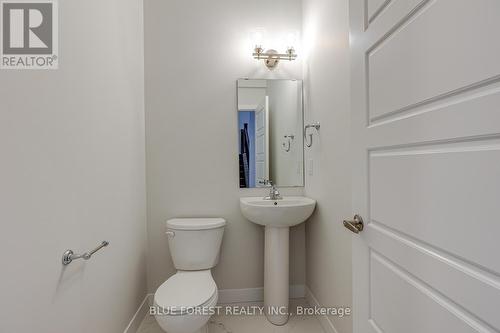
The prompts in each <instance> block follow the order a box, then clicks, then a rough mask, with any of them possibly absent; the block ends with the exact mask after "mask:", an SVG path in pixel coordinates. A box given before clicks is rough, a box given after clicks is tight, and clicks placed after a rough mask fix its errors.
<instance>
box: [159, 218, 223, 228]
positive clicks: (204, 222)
mask: <svg viewBox="0 0 500 333" xmlns="http://www.w3.org/2000/svg"><path fill="white" fill-rule="evenodd" d="M225 225H226V220H224V219H223V218H220V217H217V218H177V219H170V220H168V221H167V228H169V229H174V230H206V229H215V228H221V227H223V226H225Z"/></svg>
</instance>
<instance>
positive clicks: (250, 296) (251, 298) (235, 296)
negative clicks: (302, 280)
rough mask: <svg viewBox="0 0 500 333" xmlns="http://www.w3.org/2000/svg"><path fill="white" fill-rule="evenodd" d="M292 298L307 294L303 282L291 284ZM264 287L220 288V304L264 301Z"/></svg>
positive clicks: (290, 293) (290, 292)
mask: <svg viewBox="0 0 500 333" xmlns="http://www.w3.org/2000/svg"><path fill="white" fill-rule="evenodd" d="M289 295H290V298H303V297H305V296H306V287H305V286H304V285H303V284H297V285H291V286H290V290H289ZM263 300H264V288H262V287H261V288H246V289H221V290H219V302H218V303H219V304H231V303H249V302H262V301H263Z"/></svg>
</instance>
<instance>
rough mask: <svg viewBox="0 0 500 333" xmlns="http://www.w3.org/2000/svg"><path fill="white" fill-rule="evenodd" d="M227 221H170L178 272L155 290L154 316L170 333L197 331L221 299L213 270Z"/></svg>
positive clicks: (173, 253)
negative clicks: (219, 298)
mask: <svg viewBox="0 0 500 333" xmlns="http://www.w3.org/2000/svg"><path fill="white" fill-rule="evenodd" d="M225 224H226V221H225V220H224V219H221V218H184V219H173V220H169V221H167V236H168V244H169V248H170V253H171V256H172V260H173V262H174V265H175V267H176V268H177V270H178V271H177V273H176V274H174V275H173V276H171V277H170V278H169V279H167V280H166V281H165V282H164V283H163V284H162V285H161V286H160V287H159V288H158V289H157V290H156V292H155V295H154V307H155V309H156V312H155V318H156V321H157V322H158V324H159V325H160V327H161V328H162V329H163V330H164V331H165V332H167V333H195V332H196V333H198V332H205V331H206V324H207V322H208V321H209V319H210V316H211V315H212V314H213V312H214V306H216V304H217V300H218V290H217V285H216V284H215V281H214V279H213V277H212V273H211V271H210V269H211V268H212V267H214V266H215V265H217V263H218V260H219V250H220V245H221V243H222V235H223V233H224V226H225Z"/></svg>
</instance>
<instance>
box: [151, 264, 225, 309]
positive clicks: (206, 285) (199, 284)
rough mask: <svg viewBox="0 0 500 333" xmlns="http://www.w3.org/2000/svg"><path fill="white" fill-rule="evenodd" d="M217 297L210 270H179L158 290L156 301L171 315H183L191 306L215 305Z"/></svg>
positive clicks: (157, 304)
mask: <svg viewBox="0 0 500 333" xmlns="http://www.w3.org/2000/svg"><path fill="white" fill-rule="evenodd" d="M217 298H218V295H217V285H216V284H215V281H214V279H213V278H212V274H211V273H210V270H203V271H179V272H177V273H176V274H174V275H173V276H171V277H170V278H169V279H168V280H167V281H165V282H163V284H162V285H161V286H160V287H159V288H158V290H156V293H155V295H154V303H155V305H156V306H158V307H160V308H163V309H165V310H166V311H168V312H169V314H170V315H182V314H184V313H185V312H186V311H187V309H189V308H195V307H210V306H215V304H216V302H217Z"/></svg>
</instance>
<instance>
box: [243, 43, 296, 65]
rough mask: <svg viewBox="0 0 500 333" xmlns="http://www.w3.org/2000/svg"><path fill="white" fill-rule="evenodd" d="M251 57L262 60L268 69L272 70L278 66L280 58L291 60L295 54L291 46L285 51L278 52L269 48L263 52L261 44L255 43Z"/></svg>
mask: <svg viewBox="0 0 500 333" xmlns="http://www.w3.org/2000/svg"><path fill="white" fill-rule="evenodd" d="M253 58H254V59H257V60H264V64H265V65H266V66H267V68H269V69H270V70H273V69H275V68H276V66H278V63H279V61H280V60H288V61H292V60H295V59H296V58H297V54H296V53H295V50H294V48H293V47H289V48H288V49H287V50H286V53H278V51H276V50H274V49H269V50H266V51H265V52H264V48H263V47H262V46H261V45H256V46H255V49H254V53H253Z"/></svg>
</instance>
